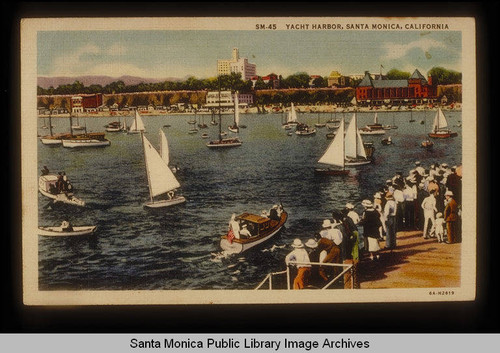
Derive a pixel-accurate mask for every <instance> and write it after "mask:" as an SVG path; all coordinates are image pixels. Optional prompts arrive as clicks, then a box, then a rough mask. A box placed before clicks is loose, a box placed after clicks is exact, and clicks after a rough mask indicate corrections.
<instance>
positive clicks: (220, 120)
mask: <svg viewBox="0 0 500 353" xmlns="http://www.w3.org/2000/svg"><path fill="white" fill-rule="evenodd" d="M218 79H219V141H222V115H221V105H220V75H219V76H218Z"/></svg>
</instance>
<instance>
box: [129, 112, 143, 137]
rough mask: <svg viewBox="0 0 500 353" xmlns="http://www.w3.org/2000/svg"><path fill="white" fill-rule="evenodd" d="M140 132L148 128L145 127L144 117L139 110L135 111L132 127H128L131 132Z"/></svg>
mask: <svg viewBox="0 0 500 353" xmlns="http://www.w3.org/2000/svg"><path fill="white" fill-rule="evenodd" d="M140 132H146V128H145V127H144V123H143V122H142V117H141V115H140V114H139V112H138V111H137V110H136V111H135V117H134V121H133V122H132V125H130V128H129V129H128V133H129V134H138V133H140Z"/></svg>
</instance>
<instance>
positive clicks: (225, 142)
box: [207, 79, 243, 148]
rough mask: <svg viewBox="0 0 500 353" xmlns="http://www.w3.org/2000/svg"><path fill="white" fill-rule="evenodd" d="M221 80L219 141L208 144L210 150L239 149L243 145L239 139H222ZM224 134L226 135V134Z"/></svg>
mask: <svg viewBox="0 0 500 353" xmlns="http://www.w3.org/2000/svg"><path fill="white" fill-rule="evenodd" d="M220 103H221V102H220V79H219V139H218V140H212V141H209V142H208V143H207V147H208V148H225V147H238V146H241V145H242V144H243V142H241V140H240V139H239V138H238V137H230V138H222V136H223V132H222V114H221V105H220ZM224 134H226V133H225V132H224Z"/></svg>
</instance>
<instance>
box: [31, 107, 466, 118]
mask: <svg viewBox="0 0 500 353" xmlns="http://www.w3.org/2000/svg"><path fill="white" fill-rule="evenodd" d="M440 108H441V109H442V110H443V111H462V108H461V107H457V108H450V107H446V106H445V107H440ZM271 109H272V108H271ZM436 110H437V108H427V107H417V108H414V109H387V108H385V109H381V108H379V109H373V107H360V108H357V107H350V108H347V109H345V110H344V109H338V108H334V107H333V106H329V105H322V106H300V105H299V106H296V111H297V112H298V113H302V114H304V113H308V114H315V113H342V112H344V113H356V112H409V111H436ZM286 112H288V110H287V109H284V110H281V111H276V112H273V111H266V112H265V113H258V110H257V108H256V107H252V108H248V109H240V114H259V115H267V114H276V115H278V114H283V113H286ZM140 114H141V116H169V115H172V116H176V115H195V114H194V113H192V112H175V113H172V112H166V111H164V110H161V111H158V110H156V111H151V112H141V113H140ZM232 114H233V112H232V111H228V112H223V113H222V115H232ZM196 115H200V116H201V115H203V116H206V115H212V113H210V112H199V113H197V114H196ZM69 116H70V114H69V113H63V114H55V115H52V116H51V118H52V119H54V118H56V119H57V118H66V119H67V118H69ZM132 116H133V114H132V112H125V111H119V112H116V113H115V114H111V112H95V113H78V116H74V117H78V118H110V117H116V118H119V117H132ZM37 117H38V118H48V117H49V115H48V114H38V115H37Z"/></svg>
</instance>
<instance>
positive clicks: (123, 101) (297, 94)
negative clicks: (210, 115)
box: [37, 85, 462, 111]
mask: <svg viewBox="0 0 500 353" xmlns="http://www.w3.org/2000/svg"><path fill="white" fill-rule="evenodd" d="M207 92H208V91H206V90H203V91H158V92H136V93H119V94H103V104H104V105H106V106H108V107H111V106H113V105H114V104H116V105H117V106H118V109H119V110H122V108H123V107H127V106H128V107H139V106H149V105H152V106H154V107H157V106H162V107H170V106H173V105H179V104H181V105H182V104H184V105H186V106H195V107H202V106H204V105H205V103H206V96H207ZM253 94H254V104H253V106H254V107H256V108H257V110H258V111H261V109H262V111H265V110H266V109H265V106H269V105H273V106H277V107H288V106H290V104H291V103H294V104H295V105H309V106H321V105H337V106H342V107H347V106H351V102H352V100H353V98H354V97H355V94H356V90H355V89H354V88H350V87H348V88H295V89H265V90H256V91H254V93H253ZM437 94H438V99H440V98H441V97H443V96H446V98H447V101H448V103H460V102H461V101H462V85H446V86H442V85H441V86H438V92H437ZM73 96H75V95H44V96H38V97H37V106H38V107H44V108H47V109H53V108H63V109H67V110H69V108H70V106H71V97H73Z"/></svg>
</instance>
